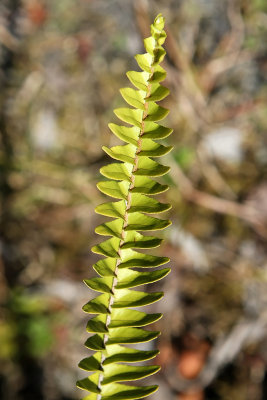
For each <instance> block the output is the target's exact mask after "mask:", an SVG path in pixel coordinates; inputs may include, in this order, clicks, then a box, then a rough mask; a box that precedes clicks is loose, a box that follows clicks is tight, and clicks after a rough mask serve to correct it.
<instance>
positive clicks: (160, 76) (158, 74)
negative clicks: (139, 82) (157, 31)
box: [148, 53, 166, 83]
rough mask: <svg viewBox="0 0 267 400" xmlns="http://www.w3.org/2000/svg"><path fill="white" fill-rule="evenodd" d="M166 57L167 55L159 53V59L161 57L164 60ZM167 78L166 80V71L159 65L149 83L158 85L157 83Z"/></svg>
mask: <svg viewBox="0 0 267 400" xmlns="http://www.w3.org/2000/svg"><path fill="white" fill-rule="evenodd" d="M164 55H165V53H164V54H160V53H158V58H160V57H161V58H164ZM155 62H156V61H155ZM165 78H166V71H165V70H164V69H163V68H162V67H161V66H160V65H157V66H156V67H154V73H153V75H152V77H151V78H150V79H149V80H148V81H149V82H150V83H157V82H161V81H164V79H165Z"/></svg>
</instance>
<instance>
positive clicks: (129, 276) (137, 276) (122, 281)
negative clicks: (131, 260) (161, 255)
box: [101, 268, 170, 289]
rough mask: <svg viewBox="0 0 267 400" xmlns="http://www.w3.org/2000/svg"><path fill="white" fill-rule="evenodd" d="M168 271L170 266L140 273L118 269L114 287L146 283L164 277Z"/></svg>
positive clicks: (129, 286) (130, 286)
mask: <svg viewBox="0 0 267 400" xmlns="http://www.w3.org/2000/svg"><path fill="white" fill-rule="evenodd" d="M169 273H170V268H163V269H160V270H156V271H150V272H142V273H140V272H137V271H133V270H130V269H127V270H125V269H120V270H119V273H118V275H119V279H118V284H117V286H116V289H129V288H133V287H136V286H141V285H146V284H148V283H153V282H156V281H159V280H160V279H162V278H164V277H165V276H166V275H168V274H169ZM101 279H103V278H101Z"/></svg>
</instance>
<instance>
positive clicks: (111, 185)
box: [97, 181, 130, 199]
mask: <svg viewBox="0 0 267 400" xmlns="http://www.w3.org/2000/svg"><path fill="white" fill-rule="evenodd" d="M129 186H130V183H129V182H125V181H122V182H114V181H102V182H98V184H97V187H98V189H99V190H100V191H101V192H102V193H104V194H107V195H108V196H111V197H114V198H115V199H126V198H127V195H128V191H129Z"/></svg>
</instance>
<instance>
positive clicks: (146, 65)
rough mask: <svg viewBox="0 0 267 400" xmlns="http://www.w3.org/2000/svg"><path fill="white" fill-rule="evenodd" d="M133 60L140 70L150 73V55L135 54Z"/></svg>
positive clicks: (151, 59)
mask: <svg viewBox="0 0 267 400" xmlns="http://www.w3.org/2000/svg"><path fill="white" fill-rule="evenodd" d="M135 59H136V61H137V63H138V65H139V67H140V68H141V69H142V70H144V71H146V72H149V73H150V72H151V65H152V63H153V57H152V56H151V54H148V53H145V54H137V55H136V56H135Z"/></svg>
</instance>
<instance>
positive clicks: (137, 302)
mask: <svg viewBox="0 0 267 400" xmlns="http://www.w3.org/2000/svg"><path fill="white" fill-rule="evenodd" d="M162 297H163V292H155V293H145V292H140V291H136V290H129V289H120V290H116V291H115V300H114V303H113V306H112V307H113V308H126V307H141V306H146V305H148V304H152V303H155V302H156V301H158V300H160V299H161V298H162Z"/></svg>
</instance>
